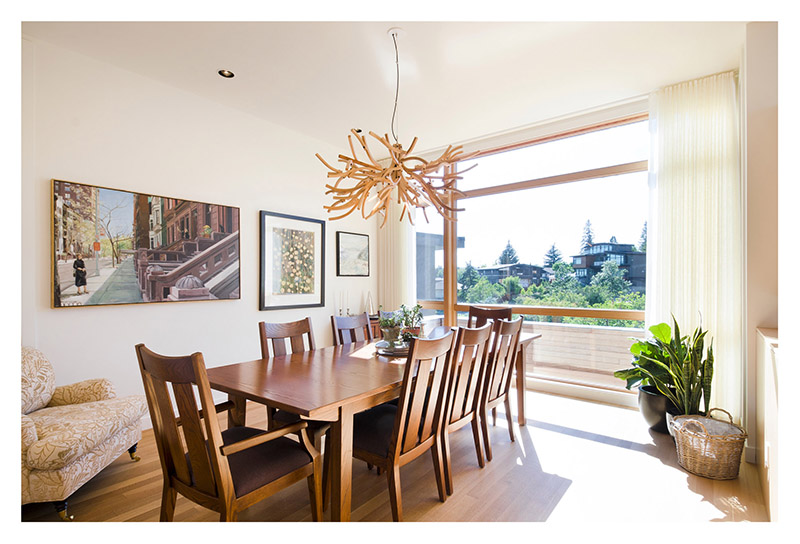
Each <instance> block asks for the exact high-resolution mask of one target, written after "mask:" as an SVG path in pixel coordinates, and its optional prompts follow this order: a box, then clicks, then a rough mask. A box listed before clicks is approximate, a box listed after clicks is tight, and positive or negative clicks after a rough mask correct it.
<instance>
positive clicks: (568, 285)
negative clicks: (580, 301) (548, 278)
mask: <svg viewBox="0 0 800 544" xmlns="http://www.w3.org/2000/svg"><path fill="white" fill-rule="evenodd" d="M550 288H551V292H554V293H557V292H564V291H574V292H576V293H580V291H581V285H580V283H578V278H576V277H575V270H574V269H573V268H572V267H571V266H570V265H568V264H567V263H556V264H554V265H553V281H552V282H551V283H550Z"/></svg>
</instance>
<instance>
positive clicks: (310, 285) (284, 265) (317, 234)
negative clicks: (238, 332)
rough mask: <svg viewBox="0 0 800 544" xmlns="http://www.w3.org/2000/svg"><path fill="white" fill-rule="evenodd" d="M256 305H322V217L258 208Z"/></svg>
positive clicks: (278, 307) (268, 307)
mask: <svg viewBox="0 0 800 544" xmlns="http://www.w3.org/2000/svg"><path fill="white" fill-rule="evenodd" d="M260 220H261V221H260V222H261V229H260V230H261V274H260V287H259V292H260V296H259V309H261V310H283V309H287V308H309V307H314V306H324V305H325V221H324V220H321V219H311V218H308V217H298V216H295V215H286V214H282V213H276V212H267V211H263V210H262V211H261V214H260Z"/></svg>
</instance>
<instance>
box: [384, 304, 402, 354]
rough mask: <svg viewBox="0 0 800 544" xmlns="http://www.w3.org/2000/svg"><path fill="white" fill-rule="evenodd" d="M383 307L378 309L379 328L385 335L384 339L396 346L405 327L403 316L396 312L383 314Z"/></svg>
mask: <svg viewBox="0 0 800 544" xmlns="http://www.w3.org/2000/svg"><path fill="white" fill-rule="evenodd" d="M381 308H382V306H379V307H378V310H379V312H378V315H380V318H379V319H378V326H379V327H380V328H381V332H382V333H383V339H384V340H386V341H387V342H389V344H390V345H394V343H395V342H397V341H398V340H399V339H400V331H401V329H402V325H403V316H402V315H401V314H398V313H396V312H381V311H380V309H381Z"/></svg>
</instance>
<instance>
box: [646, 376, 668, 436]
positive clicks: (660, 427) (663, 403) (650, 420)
mask: <svg viewBox="0 0 800 544" xmlns="http://www.w3.org/2000/svg"><path fill="white" fill-rule="evenodd" d="M668 409H669V411H670V412H672V413H676V412H677V410H676V408H675V405H674V404H672V402H670V400H669V399H668V398H667V397H665V396H664V395H662V394H661V393H660V392H659V390H658V389H657V388H656V386H655V385H642V386H640V387H639V411H640V412H641V413H642V417H644V420H645V421H646V422H647V424H648V425H650V428H651V429H652V430H654V431H655V432H657V433H665V434H666V433H667V432H668V430H667V410H668Z"/></svg>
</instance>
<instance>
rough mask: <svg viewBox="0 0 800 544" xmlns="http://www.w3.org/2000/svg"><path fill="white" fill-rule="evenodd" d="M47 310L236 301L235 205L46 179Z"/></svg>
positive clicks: (236, 220) (238, 246) (236, 228)
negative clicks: (48, 262)
mask: <svg viewBox="0 0 800 544" xmlns="http://www.w3.org/2000/svg"><path fill="white" fill-rule="evenodd" d="M50 206H51V208H50V210H51V215H50V217H51V220H50V232H51V236H50V239H51V251H50V255H51V268H50V270H51V277H52V281H51V305H52V307H53V308H66V307H83V306H106V305H122V304H141V303H156V302H185V301H200V300H231V299H237V300H238V299H241V294H240V287H241V282H240V277H239V269H240V266H239V257H240V243H239V208H237V207H233V206H225V205H221V204H211V203H206V202H199V201H195V200H185V199H180V198H173V197H166V196H160V195H151V194H146V193H136V192H133V191H128V190H122V189H111V188H107V187H102V186H99V185H90V184H86V183H78V182H74V181H65V180H60V179H52V180H51V191H50Z"/></svg>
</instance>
